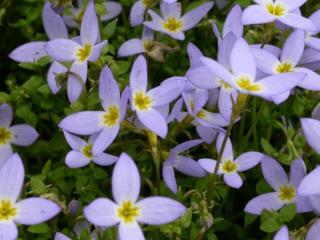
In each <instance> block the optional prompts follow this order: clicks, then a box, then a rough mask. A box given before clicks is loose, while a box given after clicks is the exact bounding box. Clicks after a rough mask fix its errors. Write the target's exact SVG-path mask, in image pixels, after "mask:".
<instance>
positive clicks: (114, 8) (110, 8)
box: [101, 1, 122, 21]
mask: <svg viewBox="0 0 320 240" xmlns="http://www.w3.org/2000/svg"><path fill="white" fill-rule="evenodd" d="M103 5H104V6H105V8H106V9H107V14H106V15H103V16H101V21H108V20H110V19H112V18H115V17H116V16H118V15H119V14H120V13H121V11H122V6H121V4H120V3H118V2H115V1H107V2H105V3H103Z"/></svg>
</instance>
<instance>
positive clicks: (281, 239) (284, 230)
mask: <svg viewBox="0 0 320 240" xmlns="http://www.w3.org/2000/svg"><path fill="white" fill-rule="evenodd" d="M273 240H290V236H289V230H288V227H287V226H286V225H284V226H283V227H281V228H280V230H279V231H278V232H277V233H276V235H275V236H274V238H273Z"/></svg>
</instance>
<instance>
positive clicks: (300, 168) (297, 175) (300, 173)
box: [290, 158, 307, 188]
mask: <svg viewBox="0 0 320 240" xmlns="http://www.w3.org/2000/svg"><path fill="white" fill-rule="evenodd" d="M306 173H307V169H306V165H305V164H304V162H303V160H302V158H298V159H296V160H294V161H293V162H292V163H291V166H290V184H292V185H293V186H295V187H296V188H297V187H298V186H299V184H300V183H301V181H302V179H303V178H304V177H305V176H306Z"/></svg>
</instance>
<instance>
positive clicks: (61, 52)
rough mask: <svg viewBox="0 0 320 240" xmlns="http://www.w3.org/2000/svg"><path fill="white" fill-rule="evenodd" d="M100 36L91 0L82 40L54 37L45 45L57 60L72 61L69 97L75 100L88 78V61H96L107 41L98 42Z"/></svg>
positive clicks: (84, 20)
mask: <svg viewBox="0 0 320 240" xmlns="http://www.w3.org/2000/svg"><path fill="white" fill-rule="evenodd" d="M98 36H99V26H98V19H97V15H96V12H95V8H94V3H93V1H90V2H89V4H88V6H87V8H86V11H85V12H84V16H83V19H82V23H81V30H80V41H79V42H77V41H73V40H70V39H54V40H51V41H49V42H48V43H47V44H46V45H45V50H46V52H47V54H48V55H49V56H50V57H52V58H53V59H54V60H56V61H61V62H72V66H71V67H70V72H71V74H70V73H69V79H68V87H67V91H68V97H69V101H70V102H75V101H76V100H77V99H78V98H79V97H80V95H81V92H82V89H83V87H84V84H85V82H86V80H87V71H88V61H90V62H94V61H96V60H97V59H98V58H99V56H100V52H101V50H102V48H103V47H104V46H105V45H106V44H107V41H102V42H101V43H99V44H96V42H97V40H98Z"/></svg>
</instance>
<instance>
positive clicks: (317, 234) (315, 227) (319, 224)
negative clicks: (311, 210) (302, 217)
mask: <svg viewBox="0 0 320 240" xmlns="http://www.w3.org/2000/svg"><path fill="white" fill-rule="evenodd" d="M319 229H320V219H318V220H317V221H316V222H315V223H314V224H312V226H311V228H310V229H309V231H308V234H307V236H306V240H316V239H320V231H319Z"/></svg>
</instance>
